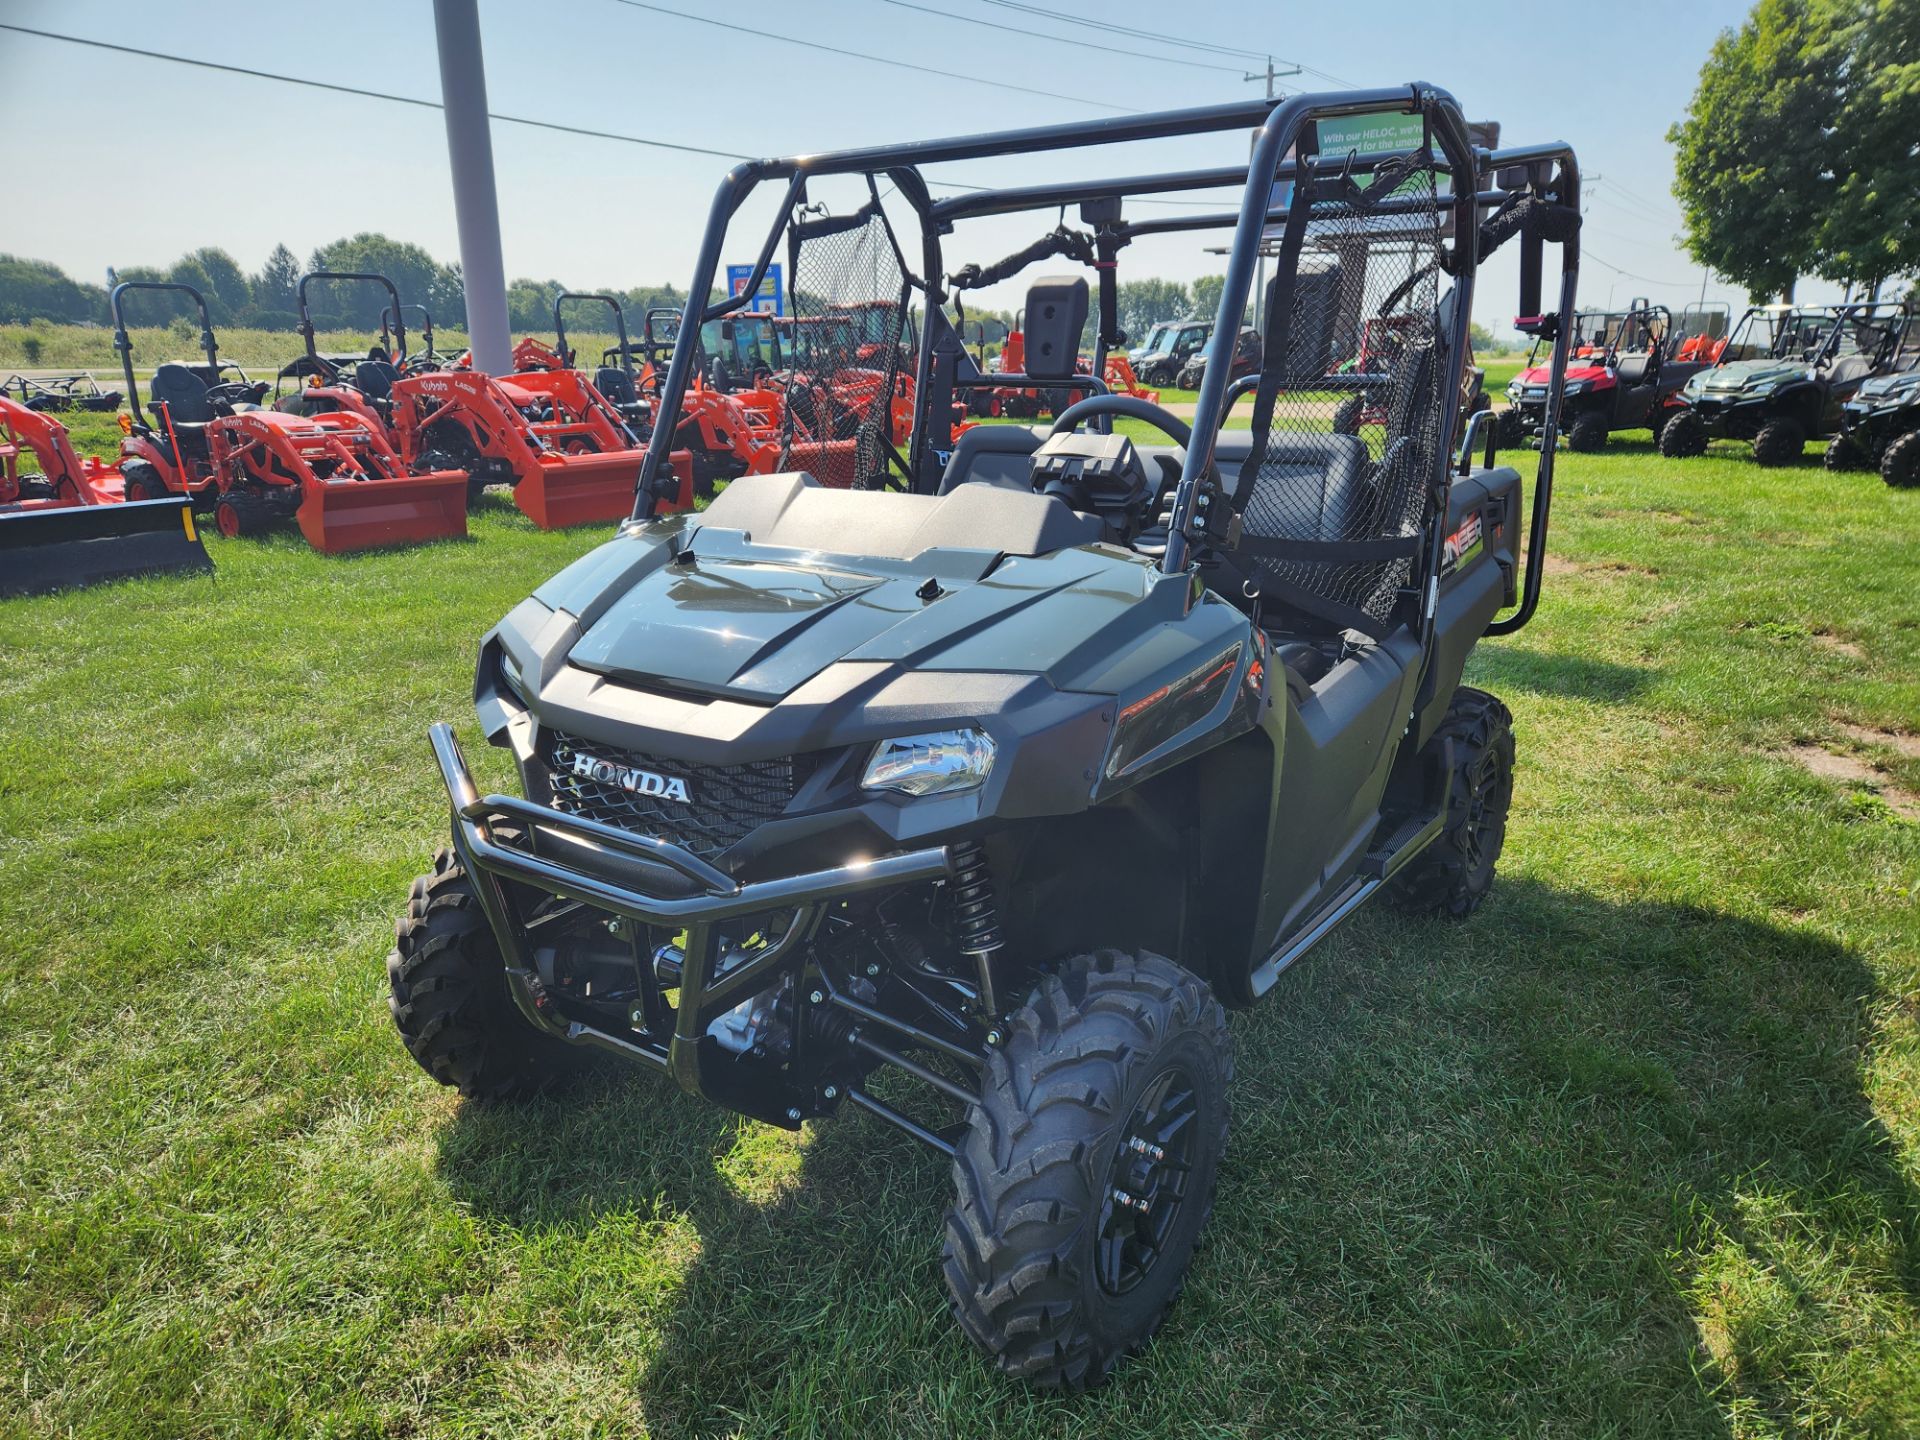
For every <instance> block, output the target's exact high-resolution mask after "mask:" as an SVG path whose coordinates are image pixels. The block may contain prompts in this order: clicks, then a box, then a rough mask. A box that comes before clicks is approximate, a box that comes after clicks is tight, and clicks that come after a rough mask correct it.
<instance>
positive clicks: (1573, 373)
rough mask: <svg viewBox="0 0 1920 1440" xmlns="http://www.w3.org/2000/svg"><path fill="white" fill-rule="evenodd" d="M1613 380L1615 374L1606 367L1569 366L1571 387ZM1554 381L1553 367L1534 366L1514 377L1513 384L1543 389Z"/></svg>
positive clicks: (1568, 373)
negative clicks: (1537, 386) (1536, 386)
mask: <svg viewBox="0 0 1920 1440" xmlns="http://www.w3.org/2000/svg"><path fill="white" fill-rule="evenodd" d="M1612 379H1613V372H1612V371H1611V370H1609V369H1607V367H1606V366H1604V365H1569V366H1568V367H1567V384H1569V385H1578V384H1582V383H1586V384H1592V383H1594V382H1596V381H1601V380H1609V381H1610V380H1612ZM1552 381H1553V367H1552V366H1551V365H1535V366H1532V367H1531V368H1529V369H1526V370H1522V371H1521V372H1520V373H1519V374H1518V375H1516V376H1514V379H1513V383H1514V384H1516V385H1527V386H1534V385H1539V386H1542V387H1544V386H1546V385H1549V384H1551V383H1552Z"/></svg>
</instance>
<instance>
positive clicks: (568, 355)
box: [553, 290, 633, 375]
mask: <svg viewBox="0 0 1920 1440" xmlns="http://www.w3.org/2000/svg"><path fill="white" fill-rule="evenodd" d="M569 300H598V301H599V302H600V303H601V304H602V305H605V306H606V307H607V308H608V309H609V310H611V311H613V324H614V328H615V329H616V330H618V331H619V332H620V368H621V369H622V370H624V371H626V372H627V374H629V375H631V374H633V355H632V353H631V351H630V348H629V346H628V344H627V312H626V310H625V309H624V308H623V307H622V306H621V304H620V302H619V301H618V300H617V299H615V298H614V297H613V296H611V295H606V294H602V293H600V292H598V291H595V292H593V293H591V294H589V293H587V292H585V291H579V290H562V291H561V292H560V293H559V294H558V295H556V296H554V297H553V338H554V339H555V340H556V341H558V342H559V350H560V363H561V364H562V365H565V366H566V367H567V368H568V369H572V368H573V351H572V350H571V349H570V348H569V347H568V345H567V323H566V321H565V320H563V319H561V318H560V307H561V306H562V305H563V304H565V303H566V302H567V301H569Z"/></svg>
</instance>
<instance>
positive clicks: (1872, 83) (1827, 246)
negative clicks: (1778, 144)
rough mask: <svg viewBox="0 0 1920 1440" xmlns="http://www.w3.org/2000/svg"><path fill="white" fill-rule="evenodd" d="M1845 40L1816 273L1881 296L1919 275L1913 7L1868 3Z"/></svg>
mask: <svg viewBox="0 0 1920 1440" xmlns="http://www.w3.org/2000/svg"><path fill="white" fill-rule="evenodd" d="M1850 38H1851V40H1852V44H1851V46H1850V50H1849V55H1848V62H1847V67H1846V79H1845V86H1844V90H1843V93H1842V96H1841V100H1840V106H1839V116H1838V119H1837V121H1836V123H1835V126H1834V134H1833V141H1834V145H1835V148H1836V151H1837V154H1836V157H1835V162H1834V167H1833V168H1834V173H1835V174H1836V175H1837V176H1838V177H1839V182H1838V188H1837V193H1836V194H1835V195H1834V197H1833V200H1832V203H1830V204H1829V205H1828V206H1827V207H1826V210H1825V212H1824V215H1823V219H1822V223H1821V227H1820V247H1819V248H1820V258H1819V261H1818V263H1817V264H1816V265H1815V267H1814V268H1815V269H1817V270H1818V271H1819V273H1820V274H1821V275H1823V276H1825V277H1826V278H1828V279H1830V280H1839V281H1845V282H1852V283H1853V284H1855V285H1858V286H1860V287H1863V288H1865V289H1868V290H1873V291H1878V289H1879V288H1880V286H1881V284H1882V283H1883V282H1885V281H1886V280H1888V279H1890V278H1892V277H1893V276H1896V275H1904V274H1908V273H1911V272H1912V271H1914V270H1916V269H1920V4H1915V3H1914V0H1867V3H1866V4H1865V5H1864V7H1863V8H1862V10H1861V13H1860V16H1859V19H1858V21H1857V23H1856V24H1855V25H1854V26H1853V27H1852V28H1851V35H1850Z"/></svg>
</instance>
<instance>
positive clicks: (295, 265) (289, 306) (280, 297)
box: [253, 245, 300, 310]
mask: <svg viewBox="0 0 1920 1440" xmlns="http://www.w3.org/2000/svg"><path fill="white" fill-rule="evenodd" d="M299 281H300V262H299V260H298V259H296V258H295V257H294V253H293V252H292V251H291V250H289V249H288V248H287V247H286V246H284V245H276V246H274V247H273V253H272V254H270V255H268V256H267V263H266V264H264V265H262V266H261V267H260V271H259V273H258V274H257V275H255V276H254V277H253V303H254V304H255V305H258V306H259V307H260V308H261V309H263V310H293V309H295V308H296V306H295V304H294V296H293V288H294V286H295V285H297V284H298V283H299Z"/></svg>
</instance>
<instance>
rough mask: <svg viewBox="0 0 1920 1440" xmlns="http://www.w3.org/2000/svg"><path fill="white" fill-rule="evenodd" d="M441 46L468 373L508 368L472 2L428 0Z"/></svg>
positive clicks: (488, 135) (503, 281)
mask: <svg viewBox="0 0 1920 1440" xmlns="http://www.w3.org/2000/svg"><path fill="white" fill-rule="evenodd" d="M433 28H434V33H435V35H436V36H437V37H438V40H439V49H440V101H441V103H442V104H443V105H444V106H445V107H446V119H447V165H448V168H449V169H450V170H451V171H452V172H453V210H454V216H455V218H456V219H457V221H458V222H459V226H460V274H461V278H462V280H463V281H464V282H465V285H466V291H467V340H468V343H469V344H470V345H471V346H472V347H473V368H474V369H476V370H484V371H487V372H488V373H490V374H494V375H502V374H505V373H506V372H507V371H509V370H511V369H512V368H513V360H512V350H513V346H512V336H511V334H510V333H509V331H508V329H507V271H506V264H505V262H504V261H503V260H502V259H501V258H500V201H499V197H498V196H497V195H496V194H495V193H494V188H493V135H492V132H491V131H490V130H489V129H488V128H487V126H488V121H487V70H486V62H485V60H484V58H483V57H482V55H481V53H480V13H479V10H478V9H477V8H476V0H433Z"/></svg>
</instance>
